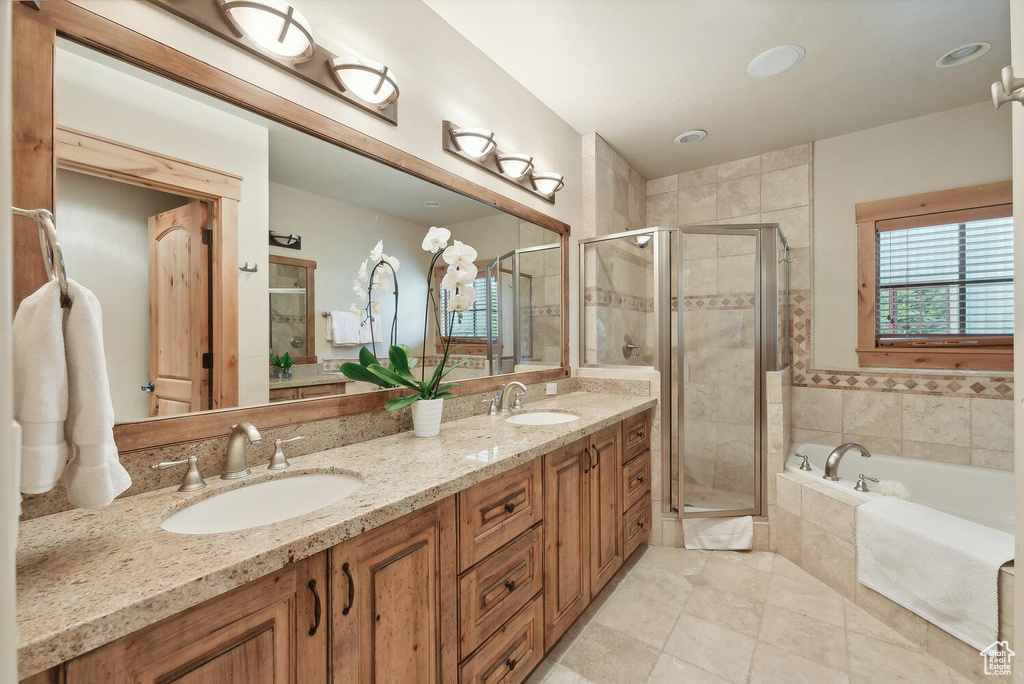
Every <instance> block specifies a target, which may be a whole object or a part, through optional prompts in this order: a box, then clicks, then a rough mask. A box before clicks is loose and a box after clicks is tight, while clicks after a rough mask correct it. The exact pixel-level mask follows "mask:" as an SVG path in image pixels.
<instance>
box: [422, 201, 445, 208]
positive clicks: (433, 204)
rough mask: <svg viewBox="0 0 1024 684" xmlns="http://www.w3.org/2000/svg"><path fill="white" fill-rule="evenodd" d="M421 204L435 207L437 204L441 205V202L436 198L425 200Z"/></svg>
mask: <svg viewBox="0 0 1024 684" xmlns="http://www.w3.org/2000/svg"><path fill="white" fill-rule="evenodd" d="M423 206H425V207H430V208H431V209H437V208H438V207H439V206H441V203H440V202H438V201H437V200H427V201H426V202H424V203H423Z"/></svg>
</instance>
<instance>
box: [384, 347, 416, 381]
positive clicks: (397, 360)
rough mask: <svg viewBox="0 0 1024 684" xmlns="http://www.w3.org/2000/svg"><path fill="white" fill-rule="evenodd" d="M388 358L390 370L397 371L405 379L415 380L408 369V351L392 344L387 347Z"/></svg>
mask: <svg viewBox="0 0 1024 684" xmlns="http://www.w3.org/2000/svg"><path fill="white" fill-rule="evenodd" d="M388 358H389V359H391V365H390V366H389V368H390V370H392V371H394V372H395V373H398V374H399V375H401V376H402V377H403V378H405V379H406V380H415V379H416V378H414V377H413V376H412V372H411V371H410V369H409V356H408V353H407V352H406V351H405V350H404V349H402V348H401V347H399V346H397V345H396V346H392V347H391V348H390V349H388Z"/></svg>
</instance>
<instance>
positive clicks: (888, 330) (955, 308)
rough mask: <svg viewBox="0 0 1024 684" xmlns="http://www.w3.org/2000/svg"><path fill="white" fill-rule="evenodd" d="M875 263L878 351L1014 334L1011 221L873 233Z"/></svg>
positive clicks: (1009, 219)
mask: <svg viewBox="0 0 1024 684" xmlns="http://www.w3.org/2000/svg"><path fill="white" fill-rule="evenodd" d="M875 263H876V266H877V274H876V275H877V277H876V283H877V297H878V299H877V301H876V307H875V312H876V316H875V330H876V333H877V335H878V338H879V341H880V343H884V340H886V339H887V338H888V339H889V340H899V339H901V338H902V339H906V340H911V341H912V340H914V339H917V340H919V341H923V340H926V339H927V338H936V337H948V336H960V337H968V338H970V337H978V338H984V337H985V336H1007V335H1012V334H1013V218H1012V217H1002V218H988V219H983V220H973V221H962V222H954V223H947V224H943V225H933V226H919V227H910V228H900V229H894V230H880V231H879V232H877V233H876V262H875ZM936 343H942V341H941V340H936Z"/></svg>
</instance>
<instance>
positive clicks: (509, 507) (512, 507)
mask: <svg viewBox="0 0 1024 684" xmlns="http://www.w3.org/2000/svg"><path fill="white" fill-rule="evenodd" d="M514 510H516V505H515V504H514V503H512V502H511V501H509V502H508V503H507V504H505V512H506V513H511V512H512V511H514Z"/></svg>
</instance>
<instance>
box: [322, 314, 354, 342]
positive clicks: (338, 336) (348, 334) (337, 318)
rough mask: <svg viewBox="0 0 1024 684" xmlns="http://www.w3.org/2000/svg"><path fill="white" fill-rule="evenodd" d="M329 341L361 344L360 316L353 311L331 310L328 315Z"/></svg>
mask: <svg viewBox="0 0 1024 684" xmlns="http://www.w3.org/2000/svg"><path fill="white" fill-rule="evenodd" d="M327 341H328V342H333V343H334V344H336V345H342V344H359V316H356V315H355V314H354V313H352V312H351V311H331V312H330V314H328V316H327Z"/></svg>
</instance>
